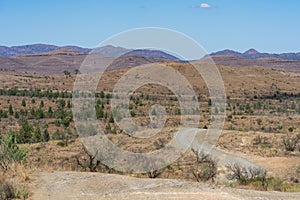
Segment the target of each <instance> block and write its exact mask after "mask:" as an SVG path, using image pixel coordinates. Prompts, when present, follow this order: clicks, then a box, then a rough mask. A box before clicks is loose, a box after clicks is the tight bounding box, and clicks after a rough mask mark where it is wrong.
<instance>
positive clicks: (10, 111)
mask: <svg viewBox="0 0 300 200" xmlns="http://www.w3.org/2000/svg"><path fill="white" fill-rule="evenodd" d="M8 113H9V114H10V115H13V114H14V111H13V108H12V105H11V104H9V107H8Z"/></svg>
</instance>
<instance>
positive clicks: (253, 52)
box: [209, 49, 300, 60]
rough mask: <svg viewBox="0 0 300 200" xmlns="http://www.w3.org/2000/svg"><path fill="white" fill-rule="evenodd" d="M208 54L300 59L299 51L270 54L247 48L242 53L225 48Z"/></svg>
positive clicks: (213, 55)
mask: <svg viewBox="0 0 300 200" xmlns="http://www.w3.org/2000/svg"><path fill="white" fill-rule="evenodd" d="M209 55H210V56H212V57H215V56H231V57H239V58H279V59H285V60H300V52H299V53H281V54H272V53H260V52H258V51H257V50H255V49H249V50H248V51H245V52H244V53H240V52H238V51H233V50H229V49H226V50H223V51H218V52H215V53H211V54H209Z"/></svg>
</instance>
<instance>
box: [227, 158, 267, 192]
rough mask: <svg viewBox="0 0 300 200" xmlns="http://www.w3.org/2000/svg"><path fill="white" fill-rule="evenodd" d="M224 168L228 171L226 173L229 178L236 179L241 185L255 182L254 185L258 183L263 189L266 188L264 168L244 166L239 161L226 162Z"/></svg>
mask: <svg viewBox="0 0 300 200" xmlns="http://www.w3.org/2000/svg"><path fill="white" fill-rule="evenodd" d="M226 168H227V169H228V171H229V172H230V173H229V174H228V175H227V178H228V179H229V180H237V181H238V182H239V184H241V185H248V184H250V183H253V182H255V184H256V185H258V184H260V186H262V187H264V189H267V182H266V177H267V171H266V170H265V169H263V168H261V167H251V166H250V167H247V168H246V167H245V166H242V165H240V164H239V163H233V164H228V165H227V166H226Z"/></svg>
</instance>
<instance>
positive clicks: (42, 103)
mask: <svg viewBox="0 0 300 200" xmlns="http://www.w3.org/2000/svg"><path fill="white" fill-rule="evenodd" d="M41 108H44V101H43V100H42V101H41V103H40V109H41Z"/></svg>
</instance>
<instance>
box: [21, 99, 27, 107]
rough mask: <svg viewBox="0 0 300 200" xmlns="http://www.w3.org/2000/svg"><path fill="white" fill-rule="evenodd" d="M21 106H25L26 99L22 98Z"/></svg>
mask: <svg viewBox="0 0 300 200" xmlns="http://www.w3.org/2000/svg"><path fill="white" fill-rule="evenodd" d="M22 106H23V107H26V101H25V99H22Z"/></svg>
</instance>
